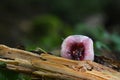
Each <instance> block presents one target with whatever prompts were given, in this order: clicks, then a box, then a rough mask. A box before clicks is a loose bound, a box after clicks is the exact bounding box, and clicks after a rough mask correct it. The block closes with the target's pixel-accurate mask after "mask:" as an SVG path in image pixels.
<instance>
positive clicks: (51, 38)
mask: <svg viewBox="0 0 120 80" xmlns="http://www.w3.org/2000/svg"><path fill="white" fill-rule="evenodd" d="M119 4H120V0H2V1H1V2H0V43H1V44H5V45H8V46H10V47H16V46H17V45H24V46H25V48H26V49H27V50H31V49H35V48H36V47H40V48H43V49H44V50H46V51H49V52H51V51H54V50H60V46H61V43H62V41H63V39H64V38H65V37H67V36H69V35H73V34H82V35H87V36H89V37H91V38H92V39H93V40H94V46H95V54H98V55H105V56H106V55H107V56H109V55H110V54H112V55H113V56H114V58H115V59H119V60H120V57H119V56H120V36H119V35H120V31H119V30H120V5H119Z"/></svg>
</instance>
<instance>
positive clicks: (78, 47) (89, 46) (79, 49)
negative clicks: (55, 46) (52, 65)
mask: <svg viewBox="0 0 120 80" xmlns="http://www.w3.org/2000/svg"><path fill="white" fill-rule="evenodd" d="M61 56H62V57H64V58H68V59H73V60H92V61H93V60H94V49H93V41H92V39H91V38H89V37H87V36H84V35H70V36H68V37H67V38H66V39H64V41H63V43H62V45H61Z"/></svg>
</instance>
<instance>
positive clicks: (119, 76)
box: [0, 45, 120, 80]
mask: <svg viewBox="0 0 120 80" xmlns="http://www.w3.org/2000/svg"><path fill="white" fill-rule="evenodd" d="M0 57H1V58H0V62H5V63H6V64H7V67H6V68H8V69H10V70H14V71H19V72H23V73H28V74H31V75H35V76H37V77H39V76H40V77H41V76H44V77H50V78H57V79H68V80H120V73H119V72H117V71H115V70H113V69H111V68H108V67H105V66H103V65H101V64H98V63H95V62H92V61H74V60H69V59H64V58H61V57H56V56H53V55H50V54H47V53H43V54H41V55H38V54H35V53H32V52H28V51H24V50H20V49H15V48H10V47H7V46H5V45H0Z"/></svg>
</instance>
